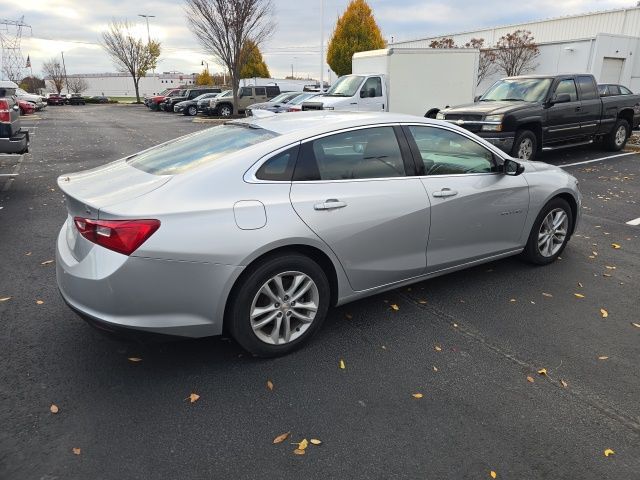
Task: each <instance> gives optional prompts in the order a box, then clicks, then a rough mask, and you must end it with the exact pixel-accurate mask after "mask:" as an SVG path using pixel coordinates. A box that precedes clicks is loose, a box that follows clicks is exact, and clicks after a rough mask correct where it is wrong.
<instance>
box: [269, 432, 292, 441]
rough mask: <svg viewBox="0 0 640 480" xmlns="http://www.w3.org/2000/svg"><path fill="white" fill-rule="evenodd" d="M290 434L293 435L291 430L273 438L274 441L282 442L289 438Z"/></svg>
mask: <svg viewBox="0 0 640 480" xmlns="http://www.w3.org/2000/svg"><path fill="white" fill-rule="evenodd" d="M289 435H291V432H285V433H283V434H281V435H278V436H277V437H276V438H274V439H273V443H282V442H284V441H285V440H286V439H287V438H289Z"/></svg>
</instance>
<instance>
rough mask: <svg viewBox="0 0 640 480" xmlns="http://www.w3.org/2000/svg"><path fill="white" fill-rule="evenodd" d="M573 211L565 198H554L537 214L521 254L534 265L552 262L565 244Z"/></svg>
mask: <svg viewBox="0 0 640 480" xmlns="http://www.w3.org/2000/svg"><path fill="white" fill-rule="evenodd" d="M572 225H573V213H572V212H571V207H570V206H569V204H568V203H567V201H566V200H564V199H562V198H554V199H553V200H551V201H550V202H549V203H547V204H546V205H545V206H544V208H543V209H542V210H541V211H540V213H539V214H538V217H537V218H536V221H535V222H534V224H533V228H532V229H531V233H530V234H529V240H528V241H527V246H526V247H525V249H524V252H523V256H524V258H526V259H527V260H528V261H530V262H531V263H535V264H536V265H547V264H549V263H552V262H554V261H555V260H556V259H557V258H558V257H559V256H560V254H561V253H562V251H563V250H564V248H565V247H566V246H567V242H568V241H569V236H570V232H571V227H572Z"/></svg>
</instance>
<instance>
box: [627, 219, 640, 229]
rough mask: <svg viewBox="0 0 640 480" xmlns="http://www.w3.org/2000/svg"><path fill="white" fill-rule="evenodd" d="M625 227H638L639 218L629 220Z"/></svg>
mask: <svg viewBox="0 0 640 480" xmlns="http://www.w3.org/2000/svg"><path fill="white" fill-rule="evenodd" d="M627 225H633V226H634V227H635V226H637V225H640V217H638V218H634V219H633V220H629V221H628V222H627Z"/></svg>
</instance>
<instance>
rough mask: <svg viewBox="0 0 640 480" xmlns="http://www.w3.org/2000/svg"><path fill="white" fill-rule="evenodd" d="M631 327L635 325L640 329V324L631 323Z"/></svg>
mask: <svg viewBox="0 0 640 480" xmlns="http://www.w3.org/2000/svg"><path fill="white" fill-rule="evenodd" d="M631 325H633V326H634V327H636V328H640V323H634V322H631Z"/></svg>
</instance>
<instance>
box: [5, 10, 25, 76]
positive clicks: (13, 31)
mask: <svg viewBox="0 0 640 480" xmlns="http://www.w3.org/2000/svg"><path fill="white" fill-rule="evenodd" d="M23 28H28V29H29V30H31V25H27V24H26V23H24V17H21V18H20V19H19V20H6V19H4V20H3V19H0V45H1V46H2V69H1V70H0V78H6V79H8V80H11V81H12V82H16V83H19V82H20V80H21V79H22V71H23V69H24V68H25V62H24V57H23V56H22V51H21V50H20V40H22V29H23Z"/></svg>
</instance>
